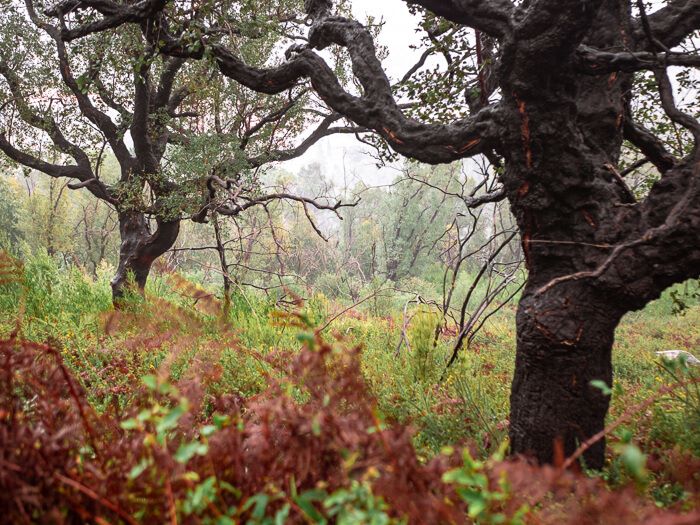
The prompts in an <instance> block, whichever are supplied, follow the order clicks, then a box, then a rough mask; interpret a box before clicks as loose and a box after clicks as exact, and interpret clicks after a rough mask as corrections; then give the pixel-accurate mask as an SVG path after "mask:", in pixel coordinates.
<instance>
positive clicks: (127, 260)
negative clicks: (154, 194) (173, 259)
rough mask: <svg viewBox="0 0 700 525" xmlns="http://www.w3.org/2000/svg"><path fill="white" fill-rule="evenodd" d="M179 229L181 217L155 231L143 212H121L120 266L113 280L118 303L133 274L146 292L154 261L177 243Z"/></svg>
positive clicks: (113, 290) (113, 294) (139, 287)
mask: <svg viewBox="0 0 700 525" xmlns="http://www.w3.org/2000/svg"><path fill="white" fill-rule="evenodd" d="M179 232H180V221H179V220H175V221H171V222H160V223H159V224H158V228H157V229H156V231H155V233H153V234H151V232H150V230H149V228H148V221H147V220H146V217H145V216H144V214H143V213H141V212H126V213H121V214H120V215H119V233H120V236H121V246H120V249H119V266H118V268H117V272H116V274H115V276H114V278H113V279H112V296H113V298H114V301H115V303H118V301H119V300H120V299H121V298H122V297H123V296H124V293H125V292H126V287H127V285H128V284H129V282H130V274H131V276H133V282H134V284H135V285H136V287H137V289H138V290H139V291H140V292H143V290H144V288H145V287H146V281H147V279H148V275H149V274H150V272H151V266H152V265H153V261H155V260H156V259H157V258H158V257H160V256H161V255H163V254H164V253H165V252H167V251H168V250H169V249H170V248H171V247H172V246H173V244H175V241H176V240H177V235H178V233H179Z"/></svg>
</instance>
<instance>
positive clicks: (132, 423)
mask: <svg viewBox="0 0 700 525" xmlns="http://www.w3.org/2000/svg"><path fill="white" fill-rule="evenodd" d="M119 426H120V427H122V428H123V429H124V430H134V429H135V428H139V427H140V426H141V422H140V421H139V420H138V419H135V418H131V419H126V420H124V421H122V422H121V423H120V424H119Z"/></svg>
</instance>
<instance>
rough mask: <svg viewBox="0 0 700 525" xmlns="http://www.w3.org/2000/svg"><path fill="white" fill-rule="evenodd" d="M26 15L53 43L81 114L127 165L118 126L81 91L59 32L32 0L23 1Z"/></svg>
mask: <svg viewBox="0 0 700 525" xmlns="http://www.w3.org/2000/svg"><path fill="white" fill-rule="evenodd" d="M25 4H26V7H27V13H28V15H29V18H30V20H31V21H32V23H33V24H34V25H35V26H37V27H38V28H40V29H42V30H43V31H44V32H45V33H46V34H47V35H48V36H49V37H50V38H51V39H52V40H53V41H54V43H55V45H56V51H57V54H58V60H59V70H60V73H61V78H62V79H63V82H64V83H65V84H66V86H68V88H69V89H70V91H71V93H73V96H74V97H75V99H76V101H77V103H78V106H79V108H80V111H81V113H82V114H83V115H84V116H85V117H86V118H87V119H88V120H90V122H92V123H93V124H94V125H95V126H97V128H98V129H99V130H100V131H101V132H102V133H103V134H104V136H105V138H106V139H107V141H108V142H109V145H110V147H111V148H112V151H113V152H114V155H115V156H116V157H117V159H118V160H119V162H120V163H122V164H128V163H129V162H130V160H131V154H130V153H129V150H128V149H127V147H126V145H125V144H124V141H123V140H122V137H121V133H120V131H119V128H118V126H117V125H116V124H115V123H114V122H113V121H112V119H111V118H109V116H108V115H107V114H105V113H103V112H102V111H100V110H99V109H97V108H96V107H95V105H94V104H93V103H92V101H91V100H90V97H88V96H87V94H86V93H84V92H83V91H82V89H81V88H80V86H79V85H78V82H77V81H76V79H75V77H74V76H73V73H72V71H71V66H70V61H69V59H68V52H67V50H66V45H65V43H64V41H63V40H62V35H61V31H60V30H59V29H58V28H57V27H55V26H52V25H51V24H48V23H46V22H44V21H43V20H41V19H40V18H39V16H38V15H37V13H36V10H35V9H34V3H33V0H25Z"/></svg>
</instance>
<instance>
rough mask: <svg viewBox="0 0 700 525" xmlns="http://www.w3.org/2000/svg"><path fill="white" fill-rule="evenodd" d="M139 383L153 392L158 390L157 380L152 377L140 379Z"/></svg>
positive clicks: (147, 376)
mask: <svg viewBox="0 0 700 525" xmlns="http://www.w3.org/2000/svg"><path fill="white" fill-rule="evenodd" d="M141 381H142V382H143V384H144V385H146V387H147V388H148V389H149V390H155V389H157V388H158V378H157V377H156V376H154V375H151V374H149V375H146V376H143V377H142V378H141Z"/></svg>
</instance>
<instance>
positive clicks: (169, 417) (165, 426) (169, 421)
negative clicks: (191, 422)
mask: <svg viewBox="0 0 700 525" xmlns="http://www.w3.org/2000/svg"><path fill="white" fill-rule="evenodd" d="M185 412H187V408H186V406H185V405H184V404H183V403H181V404H179V405H178V406H176V407H174V408H172V409H171V410H170V411H169V412H168V413H167V414H166V415H165V416H164V417H163V419H161V420H160V421H159V422H158V424H157V425H156V431H157V432H158V433H159V434H160V433H162V432H166V431H168V430H172V429H173V428H175V427H176V426H177V422H178V420H179V419H180V418H181V417H182V416H183V415H184V414H185Z"/></svg>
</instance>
